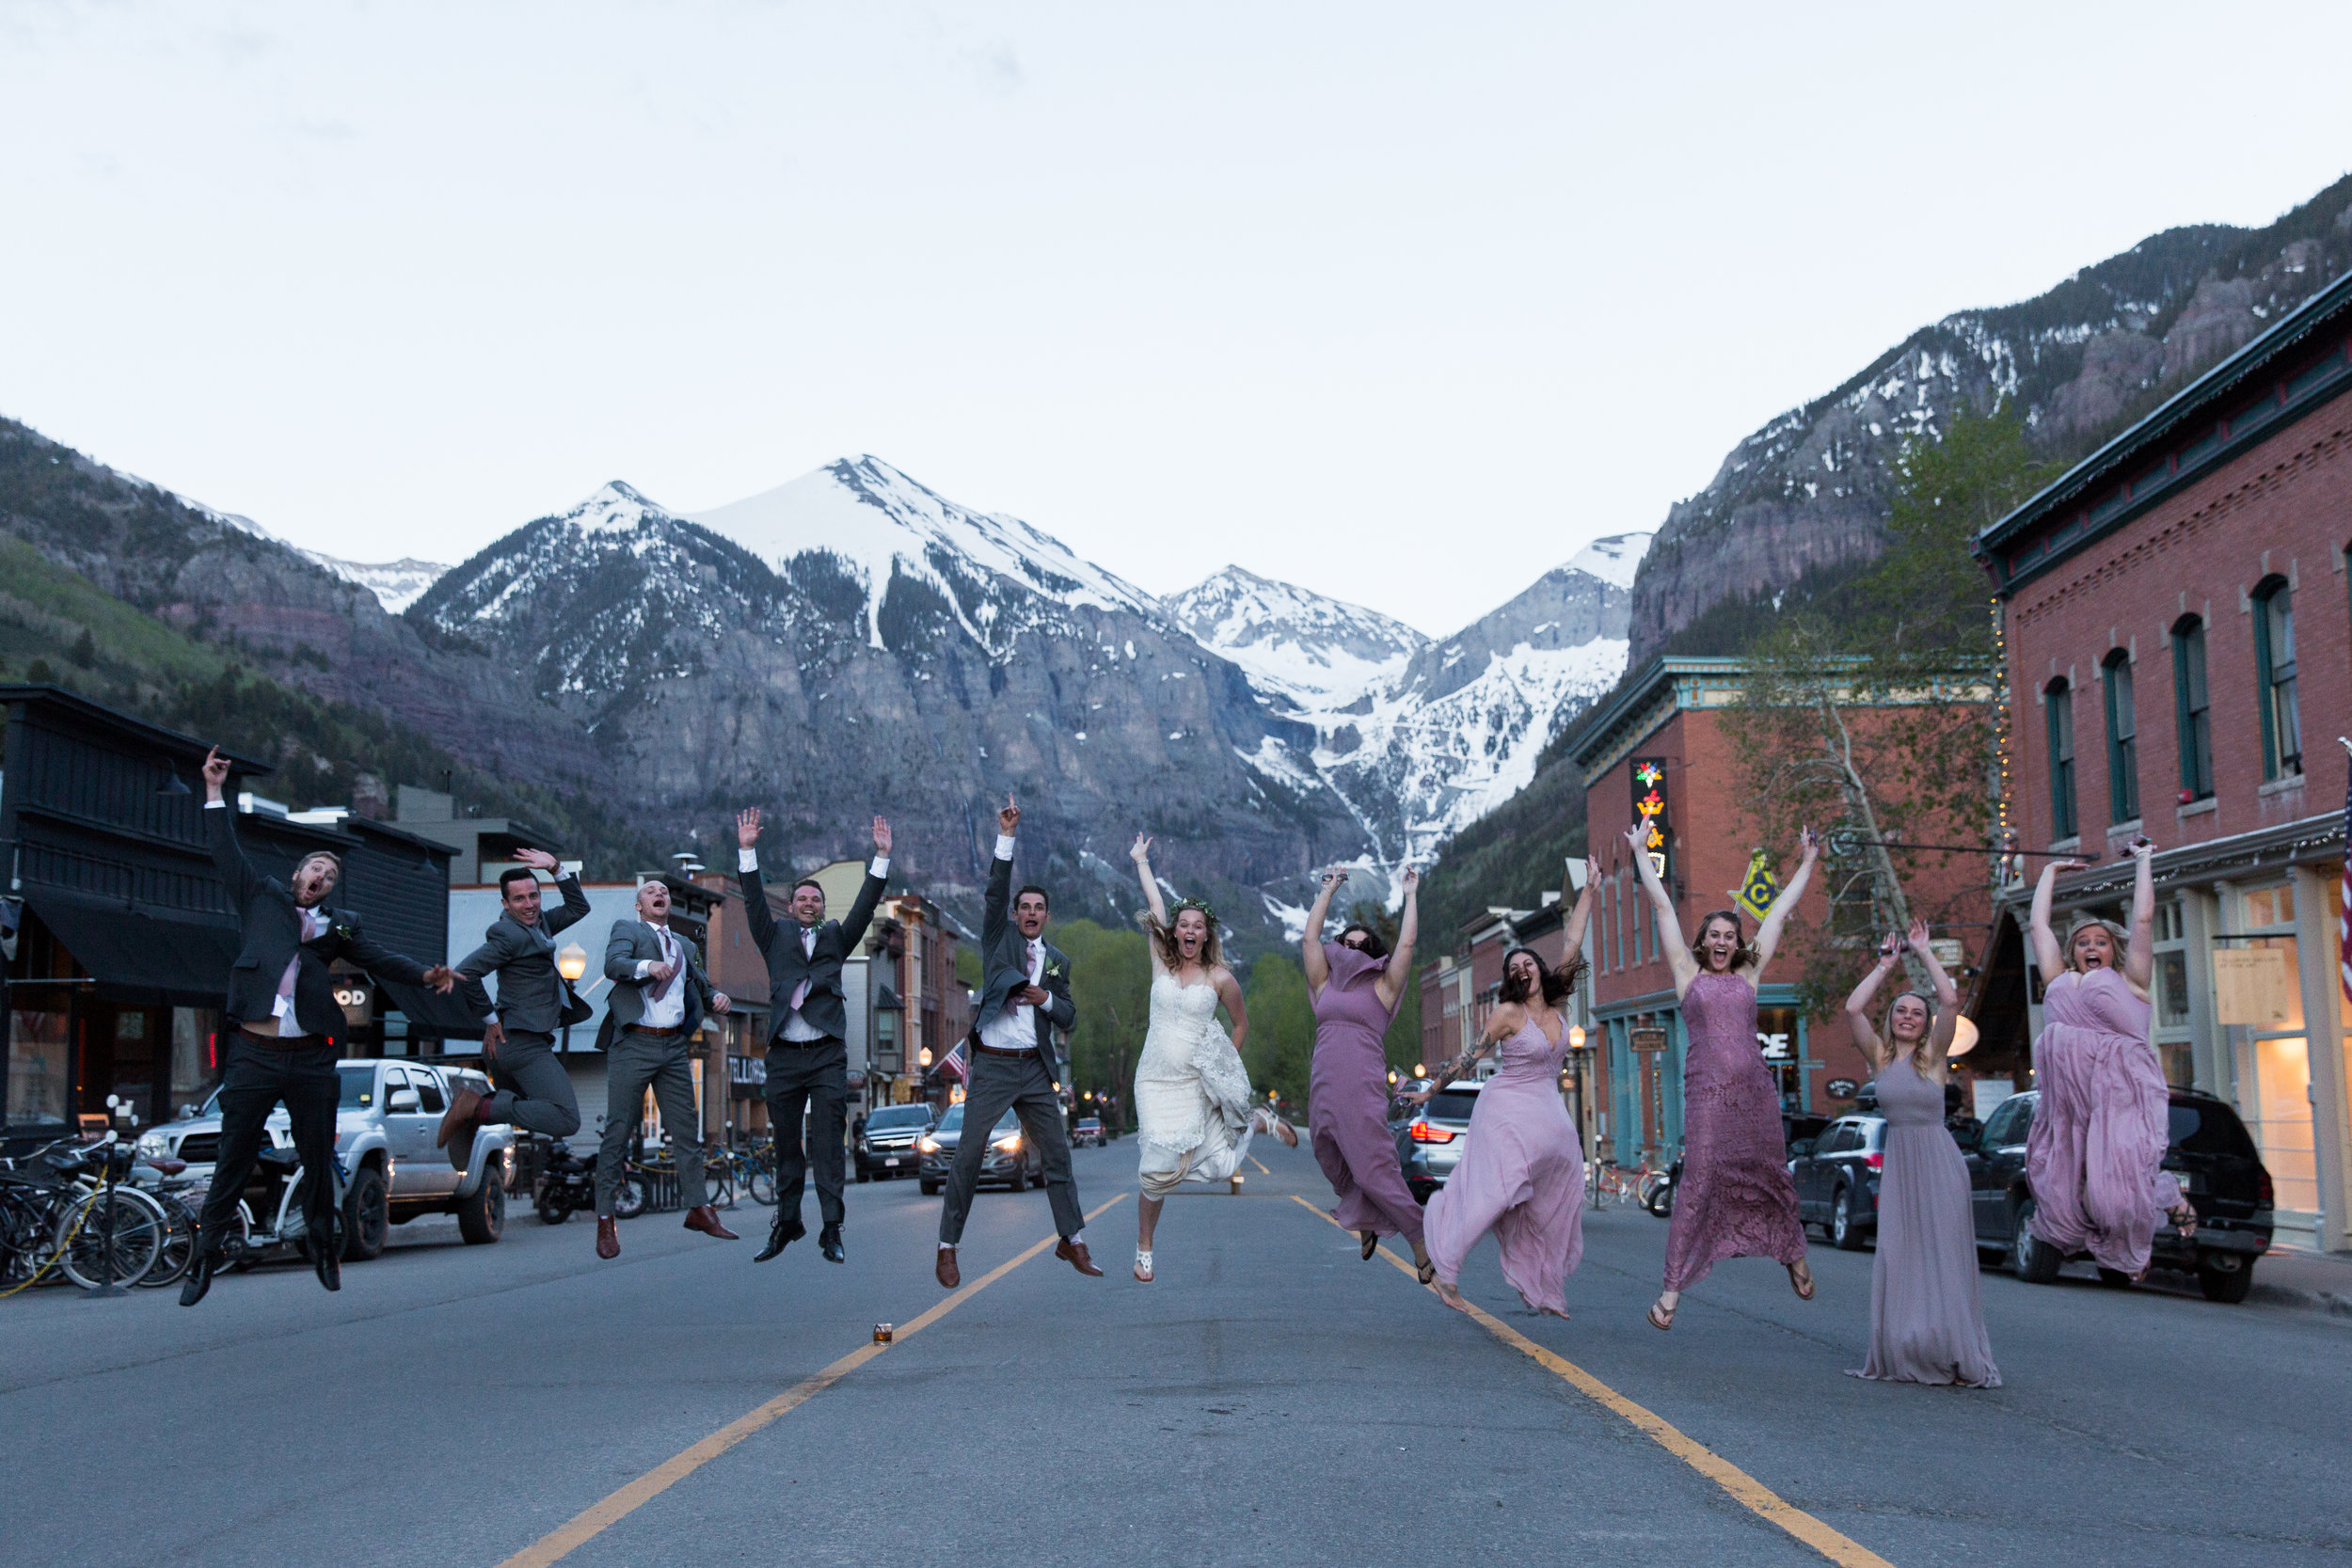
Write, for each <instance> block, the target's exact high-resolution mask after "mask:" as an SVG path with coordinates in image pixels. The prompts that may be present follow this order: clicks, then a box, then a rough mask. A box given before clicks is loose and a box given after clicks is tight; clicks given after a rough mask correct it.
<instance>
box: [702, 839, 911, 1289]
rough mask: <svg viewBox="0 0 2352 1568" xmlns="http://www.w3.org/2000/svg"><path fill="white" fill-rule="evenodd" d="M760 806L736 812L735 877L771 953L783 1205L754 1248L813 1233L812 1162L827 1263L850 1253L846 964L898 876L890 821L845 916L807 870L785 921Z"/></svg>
mask: <svg viewBox="0 0 2352 1568" xmlns="http://www.w3.org/2000/svg"><path fill="white" fill-rule="evenodd" d="M759 828H760V813H759V808H758V807H757V806H746V807H744V808H743V810H742V811H740V812H739V813H737V814H736V818H735V843H736V879H737V881H738V882H739V884H740V885H741V887H742V890H743V921H744V925H745V926H746V927H748V928H749V929H750V931H751V933H752V942H754V944H755V945H756V946H757V947H758V948H759V951H760V954H761V955H762V956H763V957H764V958H766V959H767V960H768V1000H769V1011H768V1018H769V1037H768V1125H769V1128H770V1131H771V1135H772V1136H773V1138H774V1140H775V1150H776V1214H775V1218H774V1220H773V1221H771V1223H770V1225H769V1227H768V1244H767V1245H766V1246H764V1247H762V1248H760V1249H759V1251H758V1252H756V1253H755V1254H754V1255H753V1258H752V1261H753V1262H755V1263H765V1262H766V1261H768V1259H771V1258H773V1257H775V1256H776V1255H777V1254H778V1253H780V1252H782V1251H783V1250H784V1249H785V1248H786V1247H787V1246H789V1245H790V1244H791V1243H794V1242H797V1241H799V1240H800V1239H801V1238H802V1237H803V1236H805V1235H807V1234H808V1227H806V1226H804V1225H803V1224H802V1223H801V1195H802V1193H803V1191H804V1190H805V1189H806V1184H807V1180H808V1175H809V1172H810V1170H811V1168H812V1167H813V1168H814V1169H815V1172H816V1176H817V1215H818V1221H819V1222H820V1225H821V1227H822V1228H820V1229H819V1230H818V1232H817V1250H818V1253H820V1254H821V1255H822V1256H823V1257H824V1259H825V1260H826V1261H827V1262H829V1263H843V1262H847V1261H848V1260H849V1254H848V1252H847V1251H845V1250H844V1248H843V1246H842V1241H841V1226H842V1221H843V1219H844V1218H845V1211H844V1209H843V1206H842V1200H841V1183H842V1166H843V1161H844V1157H845V1156H844V1146H843V1142H842V1134H843V1132H844V1129H845V1127H846V1125H847V1123H848V1121H849V1107H850V1048H849V1046H848V1044H847V1043H846V1041H845V1039H844V1037H845V1036H847V1035H848V1034H849V1030H850V1012H849V1003H848V1001H847V1000H846V999H845V998H844V996H843V993H842V990H841V966H842V965H843V964H844V963H846V962H847V961H848V960H849V958H850V955H851V954H853V953H855V952H856V951H857V944H858V943H859V942H863V941H865V940H866V927H868V926H869V925H871V924H873V920H874V907H875V906H876V905H877V904H880V903H881V902H882V887H883V885H884V883H885V882H886V881H887V880H888V879H889V877H890V823H889V821H888V820H887V819H886V818H883V817H880V816H877V817H875V818H874V858H873V860H872V861H871V862H870V863H867V865H866V879H865V880H864V881H863V882H861V883H860V884H859V886H858V890H857V897H856V898H855V899H853V900H852V901H851V902H850V915H849V918H848V919H846V920H827V919H826V918H825V890H824V888H823V886H822V885H821V884H819V883H818V882H817V881H815V880H813V879H809V878H806V877H803V878H802V879H800V880H799V881H797V882H795V883H793V884H792V896H791V898H790V900H789V901H787V904H786V906H785V908H786V911H787V913H789V914H790V915H791V916H792V918H791V920H790V921H789V922H788V923H779V922H778V921H777V919H776V917H775V915H774V914H772V913H771V912H770V911H769V909H768V885H767V883H766V882H764V881H762V880H761V879H760V874H759V848H758V845H759ZM803 1117H805V1118H806V1120H807V1122H808V1140H809V1143H810V1145H811V1146H812V1147H810V1148H807V1149H806V1150H805V1151H804V1150H803V1148H802V1132H801V1123H802V1121H803Z"/></svg>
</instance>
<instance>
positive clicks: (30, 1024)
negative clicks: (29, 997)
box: [8, 1009, 73, 1126]
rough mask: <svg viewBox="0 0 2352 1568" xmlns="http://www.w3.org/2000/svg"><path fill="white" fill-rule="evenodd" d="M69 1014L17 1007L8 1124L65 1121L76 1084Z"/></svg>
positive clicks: (11, 1045) (13, 1020)
mask: <svg viewBox="0 0 2352 1568" xmlns="http://www.w3.org/2000/svg"><path fill="white" fill-rule="evenodd" d="M69 1019H70V1015H69V1014H67V1013H66V1012H64V1011H62V1010H60V1011H57V1012H54V1013H46V1012H27V1011H24V1010H22V1009H20V1010H18V1011H17V1012H16V1014H15V1015H14V1017H13V1018H11V1019H10V1021H9V1026H10V1036H9V1040H8V1124H9V1125H10V1126H16V1125H18V1124H19V1123H23V1122H36V1121H63V1120H65V1119H66V1101H67V1099H68V1098H69V1096H70V1095H71V1093H72V1087H73V1072H72V1066H73V1063H72V1040H71V1037H70V1036H69V1035H68V1034H67V1032H66V1031H67V1027H68V1023H69Z"/></svg>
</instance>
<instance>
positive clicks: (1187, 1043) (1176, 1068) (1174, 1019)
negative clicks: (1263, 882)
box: [1127, 833, 1298, 1285]
mask: <svg viewBox="0 0 2352 1568" xmlns="http://www.w3.org/2000/svg"><path fill="white" fill-rule="evenodd" d="M1127 854H1128V858H1129V859H1130V860H1132V861H1134V862H1135V863H1136V876H1137V877H1139V878H1140V879H1142V881H1143V898H1144V902H1145V904H1146V905H1147V906H1148V907H1149V908H1150V909H1151V911H1152V930H1151V942H1150V947H1151V952H1152V1017H1151V1024H1150V1027H1149V1028H1148V1029H1146V1031H1145V1032H1144V1037H1143V1053H1142V1055H1141V1056H1140V1058H1138V1059H1137V1061H1136V1155H1137V1165H1138V1169H1137V1173H1136V1180H1138V1181H1139V1182H1140V1183H1141V1185H1142V1194H1141V1196H1140V1197H1139V1198H1138V1199H1137V1201H1136V1279H1138V1280H1140V1281H1142V1282H1143V1283H1144V1284H1147V1285H1148V1284H1150V1283H1151V1282H1152V1235H1153V1233H1154V1232H1155V1231H1156V1230H1157V1229H1158V1227H1159V1223H1160V1211H1161V1210H1162V1209H1163V1208H1165V1207H1166V1206H1167V1202H1168V1194H1169V1193H1172V1192H1174V1191H1175V1190H1176V1188H1177V1187H1178V1185H1179V1184H1181V1183H1183V1182H1185V1181H1201V1182H1215V1181H1228V1182H1230V1181H1232V1180H1235V1178H1236V1176H1237V1175H1238V1173H1239V1172H1240V1170H1241V1162H1242V1158H1243V1156H1245V1155H1246V1154H1248V1152H1249V1138H1250V1134H1252V1133H1253V1132H1273V1133H1274V1134H1275V1135H1276V1136H1278V1137H1279V1138H1280V1139H1281V1140H1282V1141H1283V1142H1284V1143H1286V1144H1288V1145H1290V1146H1291V1147H1292V1148H1297V1147H1298V1134H1297V1132H1295V1131H1293V1130H1292V1128H1291V1125H1290V1123H1288V1122H1286V1121H1283V1120H1282V1119H1281V1118H1280V1117H1277V1116H1276V1115H1275V1114H1274V1113H1273V1111H1271V1110H1269V1109H1266V1108H1264V1107H1263V1106H1261V1107H1259V1108H1257V1109H1256V1110H1252V1109H1251V1108H1250V1103H1249V1074H1248V1070H1247V1069H1244V1068H1243V1067H1242V1064H1241V1044H1242V1041H1243V1040H1244V1039H1246V1038H1247V1037H1248V1034H1249V1013H1248V1008H1246V1007H1244V1006H1242V997H1241V985H1240V982H1238V981H1236V980H1235V979H1234V978H1233V974H1232V971H1231V970H1229V969H1227V968H1226V967H1225V960H1224V957H1223V954H1222V952H1221V950H1220V949H1219V946H1218V943H1217V936H1216V911H1214V910H1212V909H1210V908H1209V906H1208V905H1206V904H1204V903H1202V902H1200V900H1199V899H1197V898H1186V899H1183V900H1181V901H1179V902H1178V904H1177V906H1176V917H1175V919H1174V920H1172V921H1171V920H1170V919H1169V918H1168V906H1167V904H1166V903H1165V902H1164V901H1163V900H1162V899H1161V897H1160V884H1159V880H1158V879H1157V878H1155V877H1153V876H1152V841H1151V840H1150V839H1149V838H1146V837H1144V836H1143V835H1142V834H1140V833H1138V834H1136V842H1135V847H1133V848H1132V849H1130V850H1128V851H1127ZM1219 1003H1223V1004H1224V1006H1225V1014H1226V1016H1227V1017H1228V1018H1230V1019H1232V1021H1233V1032H1232V1035H1230V1036H1228V1035H1227V1034H1226V1033H1225V1031H1224V1030H1223V1029H1220V1028H1218V1027H1217V1022H1216V1009H1217V1004H1219Z"/></svg>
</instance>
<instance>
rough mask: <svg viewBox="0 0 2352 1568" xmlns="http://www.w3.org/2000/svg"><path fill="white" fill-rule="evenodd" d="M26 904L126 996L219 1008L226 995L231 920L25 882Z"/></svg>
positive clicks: (95, 975)
mask: <svg viewBox="0 0 2352 1568" xmlns="http://www.w3.org/2000/svg"><path fill="white" fill-rule="evenodd" d="M24 903H25V907H26V908H28V909H30V910H31V911H32V912H33V913H34V914H35V915H36V916H38V917H39V918H40V923H41V924H42V925H43V926H46V927H48V928H49V934H50V935H51V936H53V937H55V938H56V940H57V942H58V944H59V945H60V946H62V947H63V948H64V949H65V950H66V951H67V952H68V953H70V954H72V957H73V961H74V962H75V963H76V964H79V965H80V966H81V968H82V971H83V973H84V974H87V975H88V976H89V977H90V978H91V979H93V980H95V981H97V982H98V986H99V989H100V990H102V991H103V992H105V993H107V994H109V995H113V996H116V997H119V998H120V999H122V1000H126V1001H141V1002H163V1003H170V1004H175V1005H177V1006H187V1007H217V1006H220V1005H221V1002H222V1000H223V999H224V998H225V997H226V996H227V995H228V993H229V967H230V965H231V964H233V963H235V962H236V960H237V932H236V928H235V927H232V926H230V924H229V923H228V921H227V920H226V919H217V918H216V919H215V920H204V919H202V918H200V917H199V918H191V917H185V916H175V915H167V914H164V913H160V912H158V911H153V910H150V909H148V908H146V907H144V906H142V905H137V904H130V903H123V902H119V901H108V900H99V899H92V898H85V897H77V896H75V895H72V894H69V893H60V892H57V891H56V890H54V889H43V888H40V887H28V888H26V889H25V890H24Z"/></svg>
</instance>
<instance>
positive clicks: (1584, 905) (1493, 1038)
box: [1406, 862, 1600, 1318]
mask: <svg viewBox="0 0 2352 1568" xmlns="http://www.w3.org/2000/svg"><path fill="white" fill-rule="evenodd" d="M1599 879H1600V867H1599V866H1598V865H1597V863H1591V862H1587V863H1586V865H1585V872H1584V891H1583V893H1582V894H1581V895H1579V896H1578V897H1577V900H1576V904H1575V908H1574V910H1573V911H1571V912H1570V914H1569V915H1568V924H1567V930H1566V933H1565V944H1564V945H1563V947H1562V949H1561V951H1563V952H1564V953H1565V954H1566V955H1567V957H1566V958H1565V959H1564V960H1563V961H1562V963H1561V964H1560V967H1559V968H1557V969H1554V968H1552V967H1550V966H1549V965H1548V964H1546V963H1545V962H1544V961H1543V959H1541V958H1537V957H1536V956H1535V954H1534V950H1533V949H1531V948H1526V947H1514V948H1512V949H1511V951H1509V952H1508V953H1505V954H1504V955H1503V956H1502V1000H1501V1002H1500V1003H1499V1004H1498V1005H1497V1006H1496V1007H1495V1010H1494V1014H1493V1016H1492V1017H1490V1018H1488V1019H1487V1020H1486V1029H1485V1031H1484V1032H1483V1033H1482V1034H1481V1035H1480V1036H1479V1037H1478V1043H1477V1044H1475V1045H1473V1046H1472V1047H1470V1049H1469V1050H1468V1051H1465V1052H1463V1053H1461V1054H1460V1055H1458V1056H1456V1057H1454V1060H1452V1061H1450V1062H1448V1063H1446V1064H1445V1065H1444V1066H1443V1067H1440V1068H1438V1069H1437V1072H1436V1074H1435V1075H1434V1082H1433V1083H1432V1085H1431V1086H1430V1087H1429V1088H1427V1089H1423V1090H1422V1092H1421V1093H1419V1094H1417V1095H1408V1096H1406V1098H1407V1099H1409V1100H1411V1101H1414V1102H1415V1103H1417V1104H1426V1103H1427V1102H1428V1100H1429V1096H1430V1095H1431V1094H1433V1093H1435V1092H1436V1090H1437V1089H1438V1087H1439V1086H1441V1085H1445V1084H1448V1083H1451V1082H1452V1081H1453V1080H1454V1079H1455V1078H1458V1077H1460V1076H1461V1075H1463V1074H1464V1073H1466V1072H1469V1071H1470V1069H1471V1068H1472V1067H1473V1066H1474V1065H1475V1064H1476V1063H1477V1061H1478V1058H1479V1057H1481V1056H1483V1055H1485V1054H1486V1053H1487V1052H1488V1051H1490V1050H1493V1049H1495V1048H1496V1047H1498V1046H1500V1047H1501V1049H1502V1065H1501V1066H1500V1067H1499V1068H1497V1069H1496V1070H1495V1074H1494V1076H1493V1077H1491V1078H1489V1079H1487V1080H1486V1085H1485V1086H1484V1087H1482V1088H1481V1089H1480V1090H1479V1091H1478V1102H1477V1104H1476V1105H1475V1106H1474V1107H1473V1108H1472V1109H1471V1111H1470V1132H1468V1134H1466V1135H1467V1137H1468V1138H1469V1140H1470V1141H1469V1142H1468V1143H1467V1144H1466V1145H1465V1146H1464V1147H1463V1149H1462V1161H1461V1164H1457V1165H1455V1166H1454V1174H1453V1175H1451V1176H1449V1177H1447V1178H1446V1183H1445V1185H1444V1186H1443V1187H1441V1188H1439V1189H1438V1193H1437V1195H1436V1196H1433V1197H1432V1198H1430V1200H1429V1211H1428V1215H1427V1219H1426V1228H1425V1231H1424V1234H1425V1235H1426V1236H1427V1238H1428V1242H1429V1257H1430V1260H1431V1261H1433V1262H1434V1263H1436V1264H1437V1265H1438V1297H1439V1299H1441V1300H1443V1301H1444V1303H1445V1304H1446V1305H1447V1306H1448V1307H1454V1309H1455V1310H1457V1311H1465V1312H1466V1311H1468V1310H1470V1307H1469V1304H1468V1303H1466V1302H1465V1301H1463V1300H1462V1292H1461V1288H1460V1282H1461V1277H1462V1261H1463V1259H1466V1258H1468V1257H1469V1256H1470V1248H1471V1247H1473V1246H1476V1245H1477V1244H1478V1238H1479V1237H1481V1236H1484V1235H1485V1234H1486V1232H1487V1231H1489V1230H1491V1231H1493V1232H1494V1233H1495V1240H1496V1241H1497V1242H1499V1243H1502V1277H1503V1278H1504V1279H1506V1280H1508V1281H1509V1282H1510V1284H1511V1288H1512V1289H1513V1290H1515V1291H1518V1293H1519V1299H1520V1300H1521V1301H1523V1302H1525V1303H1527V1305H1528V1306H1529V1307H1533V1308H1534V1310H1536V1311H1538V1312H1549V1313H1550V1314H1552V1316H1554V1317H1559V1318H1565V1317H1566V1316H1567V1315H1568V1302H1567V1297H1566V1295H1565V1293H1564V1292H1563V1291H1562V1289H1561V1287H1562V1285H1563V1283H1564V1282H1565V1280H1566V1279H1567V1277H1568V1275H1571V1274H1573V1273H1575V1272H1576V1265H1577V1261H1578V1259H1581V1258H1582V1257H1583V1256H1584V1150H1583V1148H1582V1147H1581V1145H1580V1144H1579V1143H1578V1142H1577V1135H1576V1124H1575V1123H1574V1122H1572V1121H1570V1120H1569V1119H1568V1111H1567V1107H1566V1106H1565V1105H1563V1104H1562V1103H1561V1102H1560V1056H1561V1053H1563V1052H1565V1050H1567V1048H1568V1020H1567V1015H1566V1014H1565V1013H1564V1012H1563V1011H1561V1006H1560V1005H1561V1004H1562V1003H1563V1002H1565V1001H1566V1000H1567V999H1568V998H1569V997H1571V996H1574V995H1575V994H1576V988H1577V983H1578V982H1579V981H1580V980H1581V979H1582V978H1583V975H1584V959H1583V956H1582V950H1583V946H1584V923H1585V921H1586V920H1587V919H1588V918H1589V917H1590V916H1591V914H1592V903H1593V886H1594V884H1595V883H1596V882H1597V881H1599Z"/></svg>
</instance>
